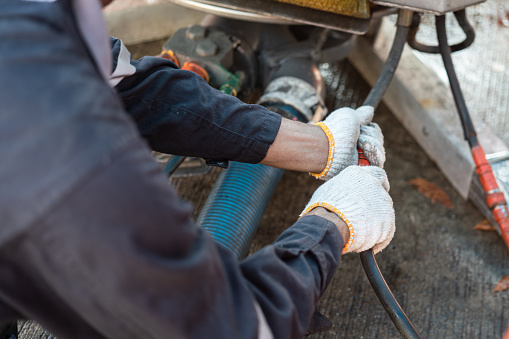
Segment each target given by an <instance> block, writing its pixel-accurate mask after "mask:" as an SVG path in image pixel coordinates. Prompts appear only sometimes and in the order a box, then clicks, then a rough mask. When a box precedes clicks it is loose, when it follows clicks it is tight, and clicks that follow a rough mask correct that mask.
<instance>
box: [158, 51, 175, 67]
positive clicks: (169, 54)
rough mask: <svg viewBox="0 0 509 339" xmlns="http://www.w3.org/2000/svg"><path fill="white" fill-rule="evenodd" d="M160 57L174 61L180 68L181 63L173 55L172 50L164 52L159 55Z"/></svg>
mask: <svg viewBox="0 0 509 339" xmlns="http://www.w3.org/2000/svg"><path fill="white" fill-rule="evenodd" d="M158 57H160V58H164V59H168V60H170V61H173V62H174V63H175V64H176V65H177V66H179V67H180V64H179V61H178V59H177V57H176V56H175V53H173V51H171V50H163V51H162V52H161V54H159V55H158Z"/></svg>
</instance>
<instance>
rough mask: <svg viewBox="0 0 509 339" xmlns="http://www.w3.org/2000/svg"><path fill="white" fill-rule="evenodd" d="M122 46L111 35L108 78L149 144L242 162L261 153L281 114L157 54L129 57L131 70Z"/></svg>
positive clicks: (158, 148) (162, 149)
mask: <svg viewBox="0 0 509 339" xmlns="http://www.w3.org/2000/svg"><path fill="white" fill-rule="evenodd" d="M122 46H123V45H122V43H121V41H120V40H118V39H112V52H113V63H114V64H113V73H112V79H111V80H110V82H112V81H113V82H112V83H113V84H116V87H115V88H116V90H117V92H118V94H119V95H120V97H121V99H122V101H123V102H124V105H125V109H126V111H127V112H128V113H129V115H130V116H131V117H132V118H133V119H134V121H135V122H136V124H137V126H138V129H139V131H140V133H141V134H142V136H143V137H144V138H145V139H146V140H147V141H148V143H149V145H150V146H151V148H152V149H153V150H155V151H158V152H162V153H168V154H175V155H185V156H197V157H203V158H209V159H226V160H233V161H239V162H246V163H258V162H260V161H261V160H262V159H263V158H264V157H265V155H266V153H267V150H268V148H269V146H270V145H271V144H272V143H273V141H274V139H275V138H276V134H277V132H278V130H279V126H280V124H281V116H279V115H278V114H276V113H273V112H271V111H269V110H267V109H266V108H264V107H262V106H260V105H254V104H246V103H243V102H242V101H240V100H239V99H237V98H235V97H233V96H231V95H227V94H224V93H222V92H220V91H218V90H216V89H214V88H213V87H211V86H209V85H208V84H207V83H206V82H205V81H204V80H203V79H202V78H201V77H199V76H198V75H197V74H195V73H193V72H190V71H186V70H181V69H179V68H178V67H177V66H176V65H175V64H174V63H173V62H171V61H169V60H166V59H163V58H159V57H150V56H147V57H143V58H141V59H140V60H131V61H130V64H131V66H133V68H134V69H135V72H134V73H133V72H132V69H131V70H130V69H129V67H126V65H125V60H123V59H125V58H126V57H127V58H130V55H129V54H126V53H125V47H124V48H122ZM121 68H123V69H124V71H123V72H120V71H119V69H121ZM113 74H114V76H113Z"/></svg>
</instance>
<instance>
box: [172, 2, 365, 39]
mask: <svg viewBox="0 0 509 339" xmlns="http://www.w3.org/2000/svg"><path fill="white" fill-rule="evenodd" d="M168 1H171V2H174V3H176V4H180V5H183V6H186V7H191V6H192V7H193V8H194V9H200V8H199V7H200V5H207V6H211V7H213V8H214V7H215V8H216V11H215V13H214V14H218V15H224V16H228V17H230V18H234V19H239V20H250V18H252V19H253V20H252V21H260V20H263V18H266V20H268V21H265V22H271V21H273V20H284V21H286V22H292V23H296V24H305V25H313V26H320V27H325V28H330V29H334V30H339V31H343V32H348V33H352V34H365V33H366V32H367V31H368V28H369V23H370V19H359V18H353V17H348V16H344V15H340V14H334V13H329V12H324V11H319V10H316V9H311V8H305V7H300V6H295V5H291V4H287V3H281V2H277V1H273V0H250V1H245V0H216V1H212V0H198V1H185V0H168ZM211 7H208V10H210V9H213V8H211ZM203 9H205V10H206V8H203ZM203 9H202V10H203ZM227 10H229V11H227ZM232 11H234V12H232ZM249 14H251V15H249Z"/></svg>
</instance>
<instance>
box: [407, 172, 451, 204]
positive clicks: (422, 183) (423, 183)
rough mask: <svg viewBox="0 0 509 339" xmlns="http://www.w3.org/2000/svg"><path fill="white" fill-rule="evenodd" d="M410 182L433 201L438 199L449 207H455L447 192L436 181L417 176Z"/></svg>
mask: <svg viewBox="0 0 509 339" xmlns="http://www.w3.org/2000/svg"><path fill="white" fill-rule="evenodd" d="M408 183H409V184H410V185H412V186H414V187H415V188H417V190H418V191H419V192H420V193H421V194H422V195H424V196H425V197H426V198H428V199H430V200H431V202H432V203H434V202H435V201H436V202H438V203H439V204H442V205H444V206H445V207H447V208H449V209H453V208H454V206H453V205H452V203H451V199H450V198H449V196H448V195H447V193H445V192H444V191H442V189H441V188H440V187H438V186H437V185H435V184H434V183H432V182H430V181H428V180H426V179H424V178H415V179H413V180H410V181H409V182H408Z"/></svg>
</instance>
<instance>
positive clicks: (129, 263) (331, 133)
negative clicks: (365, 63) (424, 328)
mask: <svg viewBox="0 0 509 339" xmlns="http://www.w3.org/2000/svg"><path fill="white" fill-rule="evenodd" d="M110 47H111V46H110V45H109V41H108V39H107V35H106V29H105V24H104V21H103V18H102V13H101V7H100V3H99V1H96V0H0V102H1V103H2V110H1V113H0V130H1V132H0V159H1V161H2V166H1V167H0V180H1V182H0V187H1V188H0V218H1V221H2V227H1V228H0V277H1V279H0V317H1V319H0V321H5V320H13V319H33V320H36V321H37V322H39V323H40V324H42V325H43V326H44V327H45V328H47V329H48V330H49V331H51V332H52V333H54V334H55V335H56V336H57V337H59V338H74V339H79V338H123V339H124V338H277V339H283V338H300V337H301V336H302V335H303V334H304V333H305V332H306V331H307V329H308V327H309V325H310V323H311V319H312V316H313V313H314V310H315V308H316V305H317V303H318V301H319V299H320V297H321V295H322V294H323V293H324V291H325V289H326V288H327V286H328V283H329V282H330V280H331V278H332V276H333V275H334V273H335V271H336V268H337V266H338V263H339V259H340V256H341V254H342V253H351V252H359V251H363V250H366V249H368V248H374V250H375V252H379V251H381V250H383V249H384V248H385V247H386V246H387V244H388V243H389V242H390V241H391V239H392V236H393V234H394V210H393V207H392V200H391V198H390V196H389V194H388V191H389V184H388V180H387V176H386V174H385V171H384V170H383V169H382V166H383V161H384V156H383V153H384V151H383V146H381V145H382V140H381V138H382V136H381V133H380V132H379V129H378V128H377V127H376V125H373V124H371V123H370V121H371V118H372V115H373V109H372V108H370V107H362V108H359V109H357V110H353V109H349V108H342V109H339V110H337V111H335V112H333V113H332V114H331V115H330V116H329V117H328V118H327V119H326V120H325V121H324V122H323V124H320V125H310V124H303V123H299V122H293V121H290V120H286V119H282V118H281V117H280V116H278V115H276V114H274V113H272V112H270V111H268V110H266V109H265V108H263V107H262V106H258V105H247V104H244V103H241V102H240V101H238V100H237V99H235V98H233V97H230V96H227V95H223V94H222V93H220V92H218V91H216V90H213V89H211V88H210V87H209V86H208V85H207V84H206V83H205V82H204V81H202V80H201V79H200V78H199V77H198V76H196V75H194V74H193V73H191V72H187V71H182V70H179V69H177V68H175V66H174V65H172V64H170V63H168V64H166V65H160V66H159V67H156V68H150V67H147V68H144V65H143V64H140V63H144V62H147V63H150V60H149V59H146V60H145V61H140V63H138V64H137V65H136V66H138V67H137V70H139V71H140V72H139V73H138V74H134V73H133V74H130V73H129V71H128V72H127V73H125V72H121V71H120V69H118V72H117V73H115V70H117V67H118V65H116V67H114V68H113V71H112V70H111V64H112V61H111V55H110ZM119 60H120V59H119ZM158 62H159V61H158ZM129 64H131V65H133V64H136V62H134V61H133V62H132V63H129ZM125 66H127V64H126V65H125ZM127 68H128V69H129V67H127ZM135 68H136V67H135ZM143 69H146V70H149V71H148V72H147V73H145V74H144V75H143ZM131 70H132V69H131ZM136 72H137V71H136ZM136 72H135V73H136ZM141 75H143V76H141ZM117 76H120V81H119V82H118V83H117V84H113V83H111V81H113V79H114V78H115V77H117ZM140 76H141V77H140ZM170 80H171V81H170ZM131 81H134V82H133V83H131ZM143 81H145V82H143ZM113 82H114V81H113ZM158 82H159V86H158ZM168 82H169V83H168ZM109 83H110V84H109ZM144 84H145V85H147V86H149V87H150V90H149V91H145V92H144V95H143V97H139V96H138V95H137V94H136V93H141V92H140V89H143V86H144ZM163 84H164V86H162V85H163ZM111 85H114V86H115V89H113V88H112V87H111ZM167 86H170V87H167ZM146 93H152V94H153V97H147V96H146ZM190 98H192V99H193V100H190ZM156 105H167V107H166V111H165V110H163V113H164V112H166V113H165V114H164V115H163V116H155V115H153V112H152V111H151V109H152V108H154V106H156ZM126 111H127V114H126ZM158 111H159V112H160V110H158ZM154 112H155V111H154ZM248 114H249V115H250V116H252V117H251V118H250V119H249V120H248V123H246V122H243V120H242V119H241V117H242V118H244V117H247V115H248ZM358 139H360V140H358ZM147 143H148V145H150V146H151V147H152V148H153V149H156V150H161V151H172V152H173V151H175V153H178V152H181V153H183V154H186V155H195V156H203V157H207V158H211V159H223V158H225V159H228V160H234V161H245V162H261V163H265V164H268V165H272V166H277V167H280V168H286V169H292V170H300V171H308V172H311V173H313V174H314V175H315V176H316V177H319V178H322V179H325V180H326V181H325V182H324V184H323V185H321V186H320V187H319V188H318V189H317V190H316V192H315V193H314V194H313V196H312V197H311V199H310V201H309V203H308V205H307V206H305V207H303V212H302V215H301V216H300V217H299V218H298V220H297V221H296V222H295V224H294V225H293V226H291V227H289V228H288V229H287V230H286V231H285V232H283V233H282V234H281V235H280V236H279V237H278V239H277V240H276V241H275V242H274V243H273V244H272V245H270V246H267V247H265V248H263V249H261V250H260V251H258V252H256V253H254V254H253V255H251V256H249V257H248V258H246V259H244V260H242V261H240V262H237V261H236V260H235V259H234V257H233V256H232V254H231V253H229V252H228V250H226V249H224V248H223V247H221V246H220V245H218V244H217V243H215V242H214V241H213V239H212V238H211V237H210V235H209V234H208V233H207V232H206V231H204V230H202V229H200V228H198V227H196V225H195V224H194V221H193V219H192V213H191V212H192V207H191V205H190V204H189V203H186V202H184V201H182V200H181V199H179V198H178V196H177V194H176V193H175V190H174V189H173V188H172V187H171V186H170V185H169V184H168V182H167V180H166V178H165V176H164V175H163V174H162V173H161V171H160V167H159V166H158V165H157V163H156V162H155V161H154V159H153V158H152V156H151V154H150V150H151V148H150V147H148V145H147ZM357 145H360V146H361V147H363V149H364V150H365V151H366V153H367V154H368V158H369V159H370V161H371V162H372V163H373V164H377V165H378V166H368V167H359V166H355V163H356V160H357V158H356V147H357Z"/></svg>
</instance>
